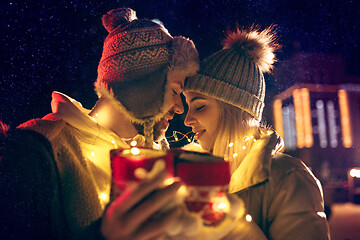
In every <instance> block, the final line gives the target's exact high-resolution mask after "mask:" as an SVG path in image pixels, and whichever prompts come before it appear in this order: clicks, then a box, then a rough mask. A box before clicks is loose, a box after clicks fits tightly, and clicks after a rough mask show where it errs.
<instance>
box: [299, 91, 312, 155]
mask: <svg viewBox="0 0 360 240" xmlns="http://www.w3.org/2000/svg"><path fill="white" fill-rule="evenodd" d="M301 99H302V106H303V114H304V136H305V147H307V148H310V147H312V145H313V143H314V138H313V134H312V122H311V107H310V92H309V89H307V88H302V89H301Z"/></svg>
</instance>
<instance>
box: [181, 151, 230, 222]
mask: <svg viewBox="0 0 360 240" xmlns="http://www.w3.org/2000/svg"><path fill="white" fill-rule="evenodd" d="M186 159H190V160H186ZM177 160H178V163H177V164H176V174H177V176H178V177H179V178H180V179H181V181H182V182H183V183H184V184H185V186H186V193H185V204H186V207H187V209H188V210H189V211H190V212H195V213H197V214H199V215H200V216H201V218H202V220H203V222H204V224H206V225H215V224H216V223H218V222H219V221H220V220H222V219H223V218H224V216H225V214H226V212H227V211H228V210H229V201H228V198H227V193H228V185H229V182H230V168H229V162H225V161H224V160H223V159H221V158H218V157H214V156H212V155H210V154H204V153H194V152H188V151H185V152H183V153H182V154H179V156H178V158H177Z"/></svg>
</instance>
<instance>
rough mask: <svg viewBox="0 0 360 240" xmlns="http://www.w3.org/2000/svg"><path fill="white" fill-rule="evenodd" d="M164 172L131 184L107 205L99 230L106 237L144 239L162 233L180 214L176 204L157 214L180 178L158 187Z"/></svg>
mask: <svg viewBox="0 0 360 240" xmlns="http://www.w3.org/2000/svg"><path fill="white" fill-rule="evenodd" d="M166 176H167V172H166V171H161V172H160V173H159V174H157V175H156V176H154V177H153V178H151V179H147V180H145V181H144V182H142V183H140V184H133V185H130V186H129V187H128V188H126V189H125V191H124V192H123V193H122V194H121V195H120V196H118V197H117V198H116V199H115V200H114V201H113V202H112V203H111V204H110V206H109V207H108V208H107V210H106V212H105V214H104V216H103V220H102V224H101V233H102V235H103V236H104V237H105V238H106V239H108V240H123V239H125V240H127V239H131V240H137V239H141V240H146V239H157V238H160V237H161V236H163V235H165V230H166V228H167V227H169V226H170V225H171V224H173V223H174V222H175V221H176V219H177V218H178V216H179V215H180V209H179V208H178V207H175V208H172V209H171V210H169V211H168V212H165V213H161V214H156V216H154V215H155V213H157V212H158V211H159V210H160V209H161V208H162V207H164V205H166V204H167V203H168V202H169V200H171V199H172V198H173V197H174V196H175V195H176V192H177V190H178V189H179V187H180V186H181V183H180V182H176V181H175V182H174V183H173V184H171V185H169V186H166V187H163V188H161V186H163V182H164V180H165V178H166Z"/></svg>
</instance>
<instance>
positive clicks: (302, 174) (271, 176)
mask: <svg viewBox="0 0 360 240" xmlns="http://www.w3.org/2000/svg"><path fill="white" fill-rule="evenodd" d="M277 144H278V136H277V134H276V133H273V134H271V135H268V136H265V137H263V138H261V139H259V140H257V141H256V143H254V145H253V146H252V148H251V150H250V152H249V153H248V154H247V156H246V157H245V158H244V160H243V161H242V162H241V164H240V165H239V167H238V168H237V170H236V171H235V172H234V173H233V174H232V177H231V181H230V186H229V191H230V193H235V194H237V195H238V196H239V197H240V198H242V200H243V201H244V203H245V209H246V212H247V213H246V214H249V215H250V216H251V217H252V221H253V222H255V223H256V224H257V225H258V226H259V227H260V229H261V230H262V231H263V233H264V234H265V236H266V238H267V239H276V240H285V239H292V240H295V239H299V240H300V239H301V240H305V239H306V240H322V239H329V238H330V234H329V228H328V224H327V220H326V216H325V213H324V201H323V193H322V187H321V184H320V182H319V180H317V179H316V177H315V176H314V175H313V174H312V173H311V171H310V170H309V169H308V168H307V167H306V166H305V164H304V163H303V162H301V161H300V160H299V159H295V158H293V157H291V156H288V155H286V154H282V153H275V150H274V149H276V147H277ZM235 232H236V230H234V232H233V236H236V233H235ZM240 235H241V234H240ZM227 239H232V238H231V237H228V238H227ZM233 239H238V238H236V237H234V238H233Z"/></svg>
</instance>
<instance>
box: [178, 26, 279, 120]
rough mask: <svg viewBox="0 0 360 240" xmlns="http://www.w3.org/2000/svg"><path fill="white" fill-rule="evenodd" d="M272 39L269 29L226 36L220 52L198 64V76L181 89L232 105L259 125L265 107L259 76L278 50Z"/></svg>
mask: <svg viewBox="0 0 360 240" xmlns="http://www.w3.org/2000/svg"><path fill="white" fill-rule="evenodd" d="M274 39H275V37H274V35H273V34H272V27H269V28H267V29H265V30H263V31H259V30H258V29H256V28H254V27H252V28H250V29H247V30H239V29H237V30H236V31H234V32H231V33H228V36H227V38H226V39H225V40H224V41H223V46H224V48H223V49H222V50H220V51H218V52H215V53H214V54H212V55H211V56H209V57H207V58H206V59H205V60H203V61H202V62H201V64H200V71H199V73H198V74H197V75H196V76H193V77H191V78H189V79H188V80H187V81H186V84H185V89H186V90H191V91H196V92H200V93H202V94H205V95H208V96H211V97H214V98H216V99H218V100H220V101H223V102H226V103H228V104H231V105H234V106H236V107H238V108H241V109H243V110H244V111H246V112H248V113H249V114H250V115H252V116H253V117H254V118H256V119H257V120H259V121H260V120H261V117H262V112H263V108H264V105H265V104H264V99H265V80H264V75H263V73H264V72H268V71H270V70H271V68H272V64H273V63H274V54H273V52H274V50H276V49H277V48H278V45H277V44H275V43H274Z"/></svg>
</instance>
